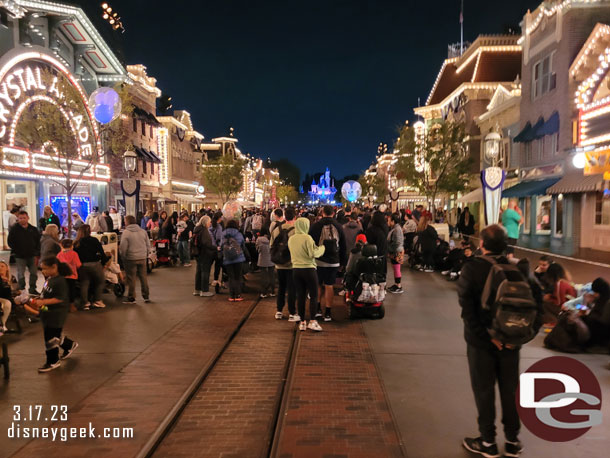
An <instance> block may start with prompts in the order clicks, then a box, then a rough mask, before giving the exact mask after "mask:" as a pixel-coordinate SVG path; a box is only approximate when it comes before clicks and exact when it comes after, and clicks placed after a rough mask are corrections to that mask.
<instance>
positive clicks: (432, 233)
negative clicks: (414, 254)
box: [417, 225, 438, 251]
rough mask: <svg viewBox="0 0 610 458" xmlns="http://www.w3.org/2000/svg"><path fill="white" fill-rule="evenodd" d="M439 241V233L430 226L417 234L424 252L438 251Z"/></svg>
mask: <svg viewBox="0 0 610 458" xmlns="http://www.w3.org/2000/svg"><path fill="white" fill-rule="evenodd" d="M437 240H438V233H437V232H436V229H434V227H432V226H430V225H428V227H426V229H424V230H423V231H419V232H418V233H417V241H418V243H419V244H420V245H421V249H422V251H434V250H436V241H437Z"/></svg>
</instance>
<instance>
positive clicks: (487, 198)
mask: <svg viewBox="0 0 610 458" xmlns="http://www.w3.org/2000/svg"><path fill="white" fill-rule="evenodd" d="M501 145H502V136H501V135H500V134H499V133H497V132H494V131H493V130H492V131H491V132H489V133H488V134H487V135H486V136H485V140H484V151H485V157H486V158H487V160H488V161H489V162H491V167H487V168H485V169H483V171H482V172H481V183H482V184H483V202H484V204H485V223H486V224H487V225H489V224H497V223H498V220H499V219H500V202H501V200H502V185H503V184H504V179H505V178H506V171H505V170H503V169H502V168H501V167H498V166H497V163H498V157H499V156H500V146H501Z"/></svg>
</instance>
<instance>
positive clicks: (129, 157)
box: [123, 151, 138, 178]
mask: <svg viewBox="0 0 610 458" xmlns="http://www.w3.org/2000/svg"><path fill="white" fill-rule="evenodd" d="M137 164H138V156H137V155H136V153H134V152H133V151H125V154H123V167H124V168H125V171H126V172H127V178H131V174H132V173H133V172H135V171H136V167H137Z"/></svg>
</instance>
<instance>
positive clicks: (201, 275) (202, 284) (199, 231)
mask: <svg viewBox="0 0 610 458" xmlns="http://www.w3.org/2000/svg"><path fill="white" fill-rule="evenodd" d="M211 225H212V220H211V219H210V217H209V216H207V215H204V216H202V217H201V218H200V219H199V222H198V223H197V226H195V229H194V230H193V238H192V241H191V246H192V247H193V254H196V255H195V259H196V260H197V271H196V272H195V291H194V292H193V296H201V297H211V296H213V295H214V293H213V292H211V291H210V269H211V267H212V262H213V261H214V259H215V258H216V253H217V249H216V245H215V244H214V242H213V241H212V236H211V234H210V231H209V228H210V226H211Z"/></svg>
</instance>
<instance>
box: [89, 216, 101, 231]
mask: <svg viewBox="0 0 610 458" xmlns="http://www.w3.org/2000/svg"><path fill="white" fill-rule="evenodd" d="M99 218H100V217H99V215H98V216H96V217H92V218H91V219H90V220H89V227H91V233H92V234H93V233H98V232H101V231H102V226H101V225H100V219H99Z"/></svg>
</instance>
